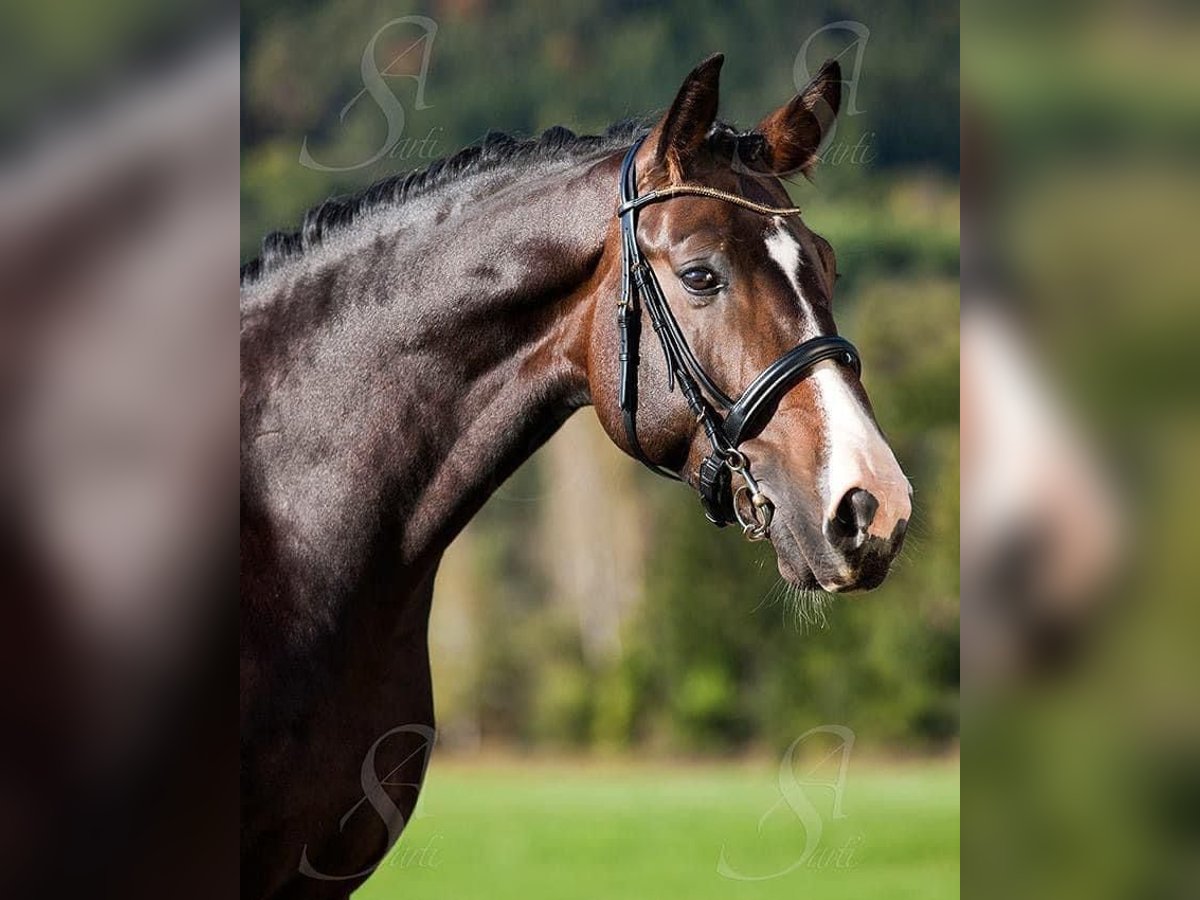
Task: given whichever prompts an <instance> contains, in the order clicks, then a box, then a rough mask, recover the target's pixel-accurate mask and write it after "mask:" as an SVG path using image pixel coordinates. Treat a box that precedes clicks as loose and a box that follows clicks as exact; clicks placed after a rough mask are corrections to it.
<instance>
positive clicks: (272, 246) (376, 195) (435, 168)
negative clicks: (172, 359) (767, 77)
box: [241, 118, 763, 285]
mask: <svg viewBox="0 0 1200 900" xmlns="http://www.w3.org/2000/svg"><path fill="white" fill-rule="evenodd" d="M647 131H649V125H648V124H647V122H646V121H645V120H644V119H640V118H630V119H622V120H620V121H618V122H614V123H613V124H612V125H610V126H608V128H606V129H605V130H604V133H603V134H599V135H594V134H584V135H580V134H575V132H573V131H571V130H570V129H569V128H564V127H563V126H561V125H555V126H554V127H552V128H548V129H546V130H545V131H543V132H542V133H541V134H540V135H539V136H538V137H535V138H528V139H524V140H522V139H520V138H516V137H513V136H512V135H510V134H507V133H505V132H501V131H489V132H488V133H487V134H486V135H485V136H484V138H483V140H481V141H479V142H478V143H475V144H471V145H469V146H467V147H465V148H463V149H462V150H459V151H458V152H457V153H455V154H453V155H451V156H446V157H443V158H441V159H438V160H435V161H434V162H432V163H430V164H429V165H428V166H427V167H425V168H424V169H415V170H413V171H411V172H401V173H400V174H397V175H391V176H388V177H387V178H384V179H382V180H380V181H377V182H375V183H374V184H372V185H370V186H368V187H366V188H364V189H363V190H361V191H359V192H358V193H356V194H350V195H345V196H340V197H331V198H329V199H328V200H326V201H324V202H323V203H320V204H318V205H317V206H314V207H313V208H312V209H310V210H309V211H308V212H306V213H305V214H304V218H303V220H302V222H301V225H300V228H299V229H297V230H296V231H287V232H285V231H273V232H271V233H270V234H268V235H267V236H266V237H265V238H263V241H262V251H261V254H260V256H259V257H258V258H256V259H253V260H250V261H249V262H247V263H244V264H243V265H242V268H241V283H242V284H243V285H244V284H248V283H250V282H253V281H255V280H256V279H258V278H259V277H261V276H262V275H264V274H266V273H268V272H271V271H273V270H275V269H276V268H278V267H279V266H280V265H281V264H282V263H283V262H284V261H285V260H288V259H293V258H295V257H299V256H302V255H303V254H304V253H305V251H307V250H309V249H311V248H313V247H317V246H319V245H320V244H321V243H322V242H323V241H324V240H325V238H326V237H327V236H328V235H330V234H332V233H334V232H336V231H339V230H341V229H343V228H345V227H347V226H349V225H350V224H352V223H353V222H354V221H355V219H357V218H358V217H360V216H361V215H363V214H364V213H367V212H371V211H373V210H376V209H380V208H383V207H393V206H398V205H400V204H402V203H404V202H406V201H408V200H412V199H414V198H416V197H423V196H426V195H428V194H431V193H433V192H434V191H436V190H438V189H439V188H442V187H444V186H446V185H448V184H452V183H454V182H455V181H457V180H459V179H461V178H466V177H468V176H471V175H477V174H479V173H482V172H489V171H493V170H495V169H498V168H500V167H502V166H505V165H510V164H513V163H518V162H530V161H536V160H542V159H559V158H563V157H568V156H570V157H583V156H585V155H587V154H591V153H599V152H604V151H607V150H617V149H620V148H622V147H624V146H626V145H628V144H629V143H630V142H631V141H633V140H634V139H635V138H637V137H639V136H640V135H642V134H645V133H646V132H647ZM762 143H763V138H762V135H759V134H757V133H755V132H752V131H751V132H739V131H737V130H736V129H734V128H733V127H731V126H730V125H727V124H725V123H724V122H717V123H716V124H714V125H713V127H712V129H711V130H710V131H709V134H708V146H709V149H710V150H711V151H713V152H714V153H717V154H719V155H721V156H726V157H728V158H729V159H730V160H731V161H732V160H734V159H736V158H741V159H742V160H743V161H755V160H757V159H758V158H760V157H761V154H762Z"/></svg>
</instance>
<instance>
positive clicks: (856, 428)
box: [767, 219, 912, 538]
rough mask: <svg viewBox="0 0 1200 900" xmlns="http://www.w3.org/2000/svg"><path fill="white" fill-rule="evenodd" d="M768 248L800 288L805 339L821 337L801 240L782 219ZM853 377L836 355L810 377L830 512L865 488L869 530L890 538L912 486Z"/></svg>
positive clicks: (907, 510)
mask: <svg viewBox="0 0 1200 900" xmlns="http://www.w3.org/2000/svg"><path fill="white" fill-rule="evenodd" d="M767 252H768V253H770V255H771V259H773V260H775V262H776V264H777V265H778V266H779V267H780V268H781V269H782V270H783V274H784V275H785V276H787V279H788V283H789V284H791V286H792V289H793V290H794V291H795V292H796V299H797V301H798V302H799V304H800V309H801V311H802V313H803V316H804V332H803V334H804V337H805V339H808V338H812V337H816V336H817V335H818V334H820V333H821V332H820V326H819V325H818V323H817V317H816V314H815V311H814V309H813V306H812V304H811V303H809V302H808V299H807V298H806V297H805V296H804V292H803V291H802V290H801V289H800V278H799V275H800V267H801V266H802V265H804V259H803V257H802V256H801V253H800V245H799V243H798V242H797V241H796V238H795V237H794V236H793V235H792V234H791V233H790V232H789V231H788V230H787V229H786V228H784V227H783V223H782V221H780V220H779V219H776V227H775V231H774V232H772V233H771V235H770V236H769V237H768V238H767ZM848 377H849V376H848V374H847V372H846V369H845V368H844V367H843V366H840V365H838V364H837V363H835V362H834V361H832V360H826V361H825V362H823V363H820V364H819V365H817V366H816V368H814V369H813V374H812V375H811V376H810V377H809V382H810V384H811V385H812V386H813V388H814V390H815V392H816V397H817V403H818V406H819V407H820V410H821V414H822V417H823V419H824V422H823V424H824V429H823V430H824V435H825V470H824V472H823V473H822V480H823V484H822V487H821V493H822V497H823V500H824V503H825V517H826V519H829V518H832V517H833V516H834V515H835V513H836V512H837V507H838V504H839V503H841V501H842V498H843V497H845V496H846V494H847V493H849V492H850V491H852V490H853V489H855V488H862V489H863V490H866V491H869V492H870V493H871V494H873V495H874V496H875V499H876V500H878V501H879V509H878V511H877V512H876V513H875V520H874V521H873V522H872V523H871V527H870V528H869V529H868V533H869V534H872V535H875V536H877V537H882V538H887V537H890V536H891V534H892V531H893V530H894V529H895V527H896V523H897V522H899V521H900V520H901V519H907V518H908V517H909V515H911V513H912V499H911V489H910V487H909V483H908V479H907V478H906V477H905V476H904V472H903V471H902V470H901V469H900V464H899V463H898V462H896V456H895V454H894V453H892V448H891V447H889V446H888V445H887V442H886V441H885V440H884V439H883V435H881V434H880V433H879V428H878V426H876V424H875V423H874V421H872V419H871V417H870V416H869V415H868V414H867V411H866V409H865V408H864V407H863V404H862V403H861V402H860V400H859V399H858V397H857V396H856V395H855V393H854V391H853V390H851V388H850V385H849V382H848V381H847V379H848Z"/></svg>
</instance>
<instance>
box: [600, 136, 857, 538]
mask: <svg viewBox="0 0 1200 900" xmlns="http://www.w3.org/2000/svg"><path fill="white" fill-rule="evenodd" d="M644 140H645V138H644V137H643V138H640V139H639V140H638V141H637V142H636V143H635V144H634V145H633V146H632V147H630V148H629V152H628V153H626V154H625V159H624V161H623V162H622V163H621V205H620V206H619V207H618V208H617V217H618V218H619V219H620V221H621V302H620V305H619V308H618V313H617V328H618V331H619V334H620V360H621V387H620V406H621V414H622V416H623V417H624V420H625V434H626V435H627V436H628V439H629V445H630V449H631V451H632V453H633V455H634V456H635V457H637V458H638V459H639V460H641V461H642V462H643V463H645V465H646V466H648V467H649V468H650V469H652V470H653V471H654V472H657V473H658V474H659V475H662V476H664V477H667V478H672V479H674V480H676V481H682V480H683V479H681V478H680V476H679V475H678V474H677V473H675V472H673V471H672V470H670V469H668V468H666V467H664V466H662V465H659V464H658V463H655V462H654V461H652V460H651V459H650V458H649V457H647V456H646V452H645V451H644V450H643V449H642V445H641V442H640V441H639V440H638V436H637V406H638V393H637V392H638V362H639V354H638V346H639V340H640V336H641V309H642V307H643V306H644V307H645V309H646V312H647V313H648V314H649V316H650V324H651V326H652V327H653V328H654V333H655V334H656V335H658V341H659V343H660V344H661V345H662V351H663V356H664V358H665V359H666V363H667V390H668V391H671V390H674V388H675V384H676V383H678V384H679V390H680V392H681V393H682V394H683V396H684V399H685V400H686V401H687V404H688V407H689V408H690V409H691V411H692V414H693V415H694V416H695V417H696V421H697V422H698V423H699V424H700V425H701V426H702V427H703V428H704V432H705V434H706V435H707V436H708V440H709V442H710V443H711V444H712V453H711V454H710V455H709V456H708V458H706V459H705V460H704V462H703V463H701V465H700V469H699V471H698V472H697V476H696V477H697V482H698V490H699V492H700V503H701V505H702V506H703V507H704V514H705V516H706V517H707V518H708V520H709V521H710V522H712V523H713V524H714V525H716V526H718V527H724V526H726V525H728V524H730V523H732V522H735V521H736V522H737V523H738V524H739V525H740V526H741V527H742V533H743V534H745V535H746V537H747V538H748V539H749V540H752V541H761V540H763V539H764V538H766V537H767V536H768V535H769V534H770V530H771V518H772V516H773V515H774V512H775V506H774V504H773V503H772V502H771V500H770V498H768V497H767V496H766V494H764V493H763V491H762V489H761V487H760V486H759V484H758V482H757V481H756V480H755V479H754V476H753V475H752V474H751V473H750V461H749V460H748V459H747V458H746V456H745V454H743V453H742V452H741V451H740V450H739V449H738V447H739V446H740V445H741V444H742V442H743V441H745V440H747V439H749V438H750V437H752V436H753V435H755V434H757V433H758V432H759V431H760V430H761V429H762V427H763V426H764V425H765V424H766V423H767V421H768V420H769V419H770V417H771V414H772V411H773V409H774V408H775V405H776V403H777V402H778V401H779V399H780V398H781V397H783V395H784V394H786V393H787V392H788V391H790V390H791V389H792V388H793V387H795V386H796V385H797V384H798V383H799V382H801V381H802V380H804V379H805V378H806V377H808V375H809V374H811V372H812V369H813V367H814V366H816V365H817V364H818V363H820V362H823V361H824V360H827V359H833V360H839V361H841V362H845V363H847V364H849V365H850V366H851V367H852V368H853V369H854V372H855V375H858V374H860V372H861V368H862V364H861V361H860V360H859V356H858V351H857V350H856V349H855V348H854V345H853V344H851V343H850V342H849V341H848V340H846V339H845V338H843V337H839V336H837V335H821V336H819V337H815V338H811V339H810V340H807V341H804V342H803V343H801V344H799V345H798V346H796V347H793V348H792V349H791V350H789V351H788V352H787V353H785V354H784V355H783V356H781V357H779V359H777V360H775V362H773V363H771V364H770V365H769V366H767V367H766V368H765V369H764V370H763V371H762V372H760V373H759V375H758V377H756V378H755V379H754V380H753V381H752V382H750V385H749V387H747V388H746V390H745V391H743V392H742V395H741V396H740V397H738V398H737V399H736V400H734V399H732V398H731V397H730V396H729V395H728V394H726V393H725V392H724V391H722V390H721V388H720V387H719V386H718V385H717V384H716V382H714V381H713V379H712V377H711V376H710V375H709V374H708V372H706V371H705V369H704V366H703V365H701V364H700V361H699V360H698V359H696V355H695V353H693V352H692V348H691V347H690V346H689V345H688V342H687V338H685V337H684V335H683V331H682V330H681V329H680V327H679V322H678V321H677V320H676V319H675V316H674V314H672V312H671V307H670V306H668V305H667V300H666V297H665V296H664V295H663V292H662V287H661V286H660V285H659V283H658V279H657V278H656V277H655V276H654V271H653V270H652V269H651V268H650V264H649V263H648V262H647V261H646V258H645V257H644V256H643V255H642V251H641V249H640V248H639V247H638V242H637V213H638V210H639V209H641V208H642V207H643V206H647V205H649V204H651V203H658V202H660V201H662V200H669V199H671V198H672V197H679V196H683V195H689V194H690V195H694V196H699V197H708V198H711V199H715V200H723V201H725V202H727V203H734V204H736V205H738V206H742V207H745V208H746V209H750V210H753V211H754V212H757V213H759V214H761V215H780V216H790V215H795V214H796V213H798V212H800V210H798V209H795V208H792V207H771V206H764V205H762V204H759V203H754V202H753V201H751V200H748V199H746V198H745V197H741V196H738V195H737V194H729V193H726V192H725V191H719V190H716V189H715V188H710V187H705V186H704V185H695V184H677V185H671V186H670V187H665V188H660V189H658V190H655V191H650V192H649V193H647V194H643V195H641V196H640V197H639V196H638V192H637V173H636V171H635V169H634V163H633V160H634V157H635V156H636V155H637V151H638V148H639V147H641V145H642V141H644ZM718 408H719V409H720V410H721V412H720V413H719V412H718V411H717V409H718ZM734 474H737V475H740V476H741V478H742V481H743V482H744V483H743V484H742V485H741V486H740V487H738V489H737V491H736V492H734V491H733V490H732V485H733V475H734ZM743 494H744V495H745V497H746V498H747V499H748V500H749V504H748V507H747V510H746V512H745V513H743V511H742V506H743V505H744V501H743V499H742V498H743Z"/></svg>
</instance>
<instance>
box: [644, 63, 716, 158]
mask: <svg viewBox="0 0 1200 900" xmlns="http://www.w3.org/2000/svg"><path fill="white" fill-rule="evenodd" d="M724 61H725V56H724V54H721V53H714V54H713V55H712V56H710V57H708V58H707V59H705V60H704V61H703V62H701V63H700V65H698V66H696V68H694V69H692V71H691V72H689V73H688V76H687V78H685V79H684V80H683V85H682V86H681V87H680V88H679V93H678V94H676V96H675V102H674V103H672V104H671V108H670V109H668V110H667V112H666V115H664V116H663V117H662V119H661V120H660V121H659V123H658V124H657V125H655V126H654V128H653V129H652V130H651V132H650V134H649V136H648V137H647V138H646V146H647V147H648V148H650V150H651V152H652V153H653V154H654V157H653V158H654V162H655V163H657V164H659V165H661V166H664V167H665V168H666V170H667V175H668V178H669V179H670V181H672V182H679V181H683V180H684V175H685V170H686V168H687V164H688V162H689V161H690V159H691V157H692V156H693V155H694V154H695V153H696V151H697V150H699V149H700V147H701V146H702V145H703V143H704V138H705V136H706V135H707V134H708V131H709V129H710V128H712V125H713V122H714V121H716V118H717V102H718V99H719V95H720V81H721V64H722V63H723V62H724Z"/></svg>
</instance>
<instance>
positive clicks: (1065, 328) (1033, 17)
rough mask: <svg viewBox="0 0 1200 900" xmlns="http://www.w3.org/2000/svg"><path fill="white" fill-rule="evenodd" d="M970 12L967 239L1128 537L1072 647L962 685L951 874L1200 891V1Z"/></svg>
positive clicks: (991, 880) (1049, 892)
mask: <svg viewBox="0 0 1200 900" xmlns="http://www.w3.org/2000/svg"><path fill="white" fill-rule="evenodd" d="M963 26H964V27H963V78H964V85H963V94H964V102H965V103H966V105H967V108H968V109H969V110H971V111H973V114H974V115H973V118H974V120H975V122H976V124H977V125H979V126H980V134H979V137H980V144H981V146H982V147H983V149H984V150H985V151H986V152H985V153H984V154H981V158H977V159H972V158H971V157H969V156H968V157H967V158H966V160H965V162H964V170H965V171H964V175H965V180H966V181H967V182H968V183H973V182H974V181H975V180H976V179H978V180H979V181H980V182H981V183H982V182H986V184H983V186H982V188H981V190H980V191H979V192H978V194H979V196H980V197H981V198H984V197H985V198H986V200H987V202H986V204H981V206H982V207H984V208H985V211H986V215H983V216H980V219H979V221H978V222H974V221H970V222H968V223H966V225H965V227H964V238H965V240H964V249H967V248H969V247H970V246H971V243H970V239H969V236H970V235H971V234H972V232H973V233H974V234H975V235H979V234H981V233H983V234H986V235H987V237H988V238H989V243H990V245H991V246H990V249H991V252H992V253H993V254H994V256H995V257H996V258H997V259H998V261H999V263H1000V266H999V267H1000V268H1001V269H1002V270H1003V271H1004V273H1005V275H1006V281H1005V284H1004V287H1005V288H1006V289H1007V291H1008V296H1007V297H1006V300H1007V301H1008V303H1009V305H1010V307H1011V311H1012V312H1013V313H1014V314H1015V315H1016V317H1017V318H1018V320H1019V321H1020V322H1021V323H1022V324H1023V325H1024V326H1025V330H1026V332H1027V333H1028V335H1029V339H1030V345H1031V347H1033V348H1034V350H1035V352H1037V354H1038V356H1039V363H1040V367H1041V368H1042V370H1043V371H1044V372H1046V373H1048V374H1049V375H1050V376H1052V377H1053V380H1054V383H1055V389H1056V392H1057V393H1058V394H1060V395H1061V396H1063V397H1065V398H1067V399H1068V400H1069V401H1070V404H1071V409H1072V412H1073V414H1074V415H1075V416H1076V417H1077V418H1078V420H1079V421H1080V422H1082V423H1084V425H1085V426H1086V428H1087V433H1088V434H1089V435H1090V436H1091V438H1092V439H1093V441H1094V442H1095V445H1096V446H1097V447H1098V448H1100V451H1101V452H1102V454H1103V456H1104V458H1105V460H1106V462H1107V463H1108V466H1109V470H1110V472H1111V473H1112V477H1113V480H1114V482H1115V483H1116V486H1117V489H1118V490H1119V492H1120V494H1121V497H1122V501H1123V511H1122V512H1123V515H1122V524H1123V526H1124V538H1125V541H1124V547H1123V554H1122V556H1123V558H1122V560H1121V562H1123V563H1124V566H1123V568H1124V570H1125V571H1124V572H1123V573H1121V577H1115V578H1111V579H1110V581H1109V583H1108V584H1107V585H1106V586H1105V590H1104V591H1103V592H1102V596H1098V597H1095V598H1093V612H1092V615H1090V616H1089V618H1088V625H1089V627H1088V628H1087V630H1086V633H1085V634H1083V635H1081V637H1082V638H1083V640H1081V641H1080V646H1079V647H1078V648H1076V650H1075V652H1074V653H1073V654H1072V656H1071V659H1070V661H1069V664H1068V665H1065V666H1063V667H1061V668H1062V670H1061V671H1058V672H1056V673H1055V674H1054V676H1053V677H1050V678H1044V679H1041V680H1039V681H1036V682H1034V683H1028V684H1021V685H1017V686H1012V685H1010V686H1008V688H1007V689H1006V690H1002V691H999V692H993V693H990V694H989V693H982V694H974V693H970V692H968V695H967V698H966V700H967V710H968V713H967V717H966V721H967V724H966V727H965V728H964V734H965V738H964V741H963V749H964V755H965V757H966V759H967V765H966V767H965V771H964V778H963V793H964V810H965V814H964V819H963V832H964V835H965V836H966V838H967V840H966V843H965V846H964V850H963V884H964V887H965V888H966V890H967V892H969V893H970V894H971V895H972V896H979V897H987V898H1010V897H1015V896H1019V897H1025V898H1030V900H1033V898H1039V900H1040V898H1047V900H1050V898H1053V900H1069V898H1076V897H1079V898H1088V900H1097V898H1129V897H1161V898H1176V897H1179V898H1183V897H1196V896H1200V866H1198V864H1197V862H1198V860H1200V817H1198V816H1197V811H1198V810H1200V704H1197V701H1196V685H1197V684H1200V656H1198V655H1197V653H1196V637H1197V635H1198V634H1200V604H1197V603H1196V596H1197V591H1196V540H1197V529H1196V504H1197V502H1200V478H1197V474H1196V459H1197V457H1198V456H1200V406H1198V405H1197V403H1196V389H1197V386H1198V385H1200V355H1197V353H1196V351H1195V345H1196V339H1197V335H1200V267H1198V266H1197V265H1196V253H1195V244H1196V214H1197V210H1198V209H1200V170H1198V167H1197V160H1198V159H1200V52H1197V48H1200V10H1198V9H1197V7H1196V4H1187V3H1171V2H1167V3H1161V2H1126V0H1109V2H1104V3H1077V2H1067V3H1058V4H1045V3H1034V2H1029V0H1022V2H1015V3H1008V4H1003V5H1001V4H993V3H983V2H972V3H968V4H964V6H963ZM969 284H970V283H969V282H968V286H966V287H964V296H967V295H968V294H969V290H970V289H969ZM968 502H970V498H968ZM964 609H965V611H966V613H965V614H966V615H967V616H971V615H972V608H971V598H970V589H969V588H968V590H967V596H966V597H965V598H964Z"/></svg>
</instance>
